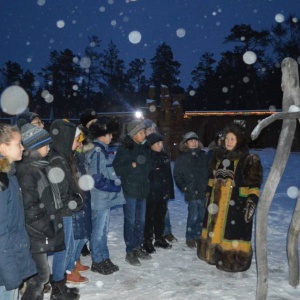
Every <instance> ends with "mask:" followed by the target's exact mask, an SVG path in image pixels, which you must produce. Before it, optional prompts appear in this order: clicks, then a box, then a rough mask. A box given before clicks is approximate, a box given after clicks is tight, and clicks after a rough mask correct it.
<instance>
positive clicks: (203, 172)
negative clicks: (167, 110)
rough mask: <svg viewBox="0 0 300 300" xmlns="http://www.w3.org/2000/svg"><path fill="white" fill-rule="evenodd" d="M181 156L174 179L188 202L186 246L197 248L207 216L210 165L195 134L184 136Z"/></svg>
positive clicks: (181, 144)
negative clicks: (206, 202)
mask: <svg viewBox="0 0 300 300" xmlns="http://www.w3.org/2000/svg"><path fill="white" fill-rule="evenodd" d="M179 150H180V154H179V156H178V157H177V159H176V161H175V165H174V179H175V182H176V185H177V186H178V188H179V189H180V191H181V192H183V193H184V199H185V201H187V202H188V217H187V226H186V235H185V237H186V245H187V246H188V247H189V248H196V246H197V241H198V239H199V237H200V233H201V230H202V225H203V218H204V214H205V201H206V198H205V191H206V184H207V176H208V175H207V173H208V163H207V155H206V153H205V151H203V150H201V144H200V141H199V137H198V135H197V134H196V133H195V132H188V133H186V134H185V135H184V137H183V140H182V141H181V142H180V144H179Z"/></svg>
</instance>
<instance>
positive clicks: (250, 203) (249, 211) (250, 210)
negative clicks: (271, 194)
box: [244, 198, 256, 223]
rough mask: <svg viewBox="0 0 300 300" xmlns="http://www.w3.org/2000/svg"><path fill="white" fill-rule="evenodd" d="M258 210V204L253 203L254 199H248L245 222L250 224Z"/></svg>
mask: <svg viewBox="0 0 300 300" xmlns="http://www.w3.org/2000/svg"><path fill="white" fill-rule="evenodd" d="M255 208H256V204H255V203H254V202H253V200H252V199H250V198H248V199H247V202H246V207H245V214H244V220H245V222H246V223H249V222H250V221H251V220H252V218H253V215H254V212H255Z"/></svg>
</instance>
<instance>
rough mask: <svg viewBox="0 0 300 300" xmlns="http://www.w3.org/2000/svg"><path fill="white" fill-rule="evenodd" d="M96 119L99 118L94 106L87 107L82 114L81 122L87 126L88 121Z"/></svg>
mask: <svg viewBox="0 0 300 300" xmlns="http://www.w3.org/2000/svg"><path fill="white" fill-rule="evenodd" d="M94 119H97V113H96V112H95V111H94V110H93V109H92V108H90V109H86V110H84V111H83V112H82V114H81V116H80V123H81V124H82V125H83V126H84V127H86V125H87V123H88V122H90V121H92V120H94Z"/></svg>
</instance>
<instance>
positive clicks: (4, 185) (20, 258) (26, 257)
mask: <svg viewBox="0 0 300 300" xmlns="http://www.w3.org/2000/svg"><path fill="white" fill-rule="evenodd" d="M29 247H30V242H29V238H28V235H27V232H26V229H25V220H24V208H23V201H22V193H21V189H20V186H19V183H18V181H17V178H16V176H15V168H14V167H13V166H12V165H9V162H8V160H7V159H6V158H3V157H1V158H0V286H5V288H6V290H12V289H16V288H18V286H19V285H20V284H21V283H22V281H23V280H24V279H26V278H28V277H30V276H32V275H34V274H35V273H36V272H37V271H36V266H35V262H34V261H33V259H32V257H31V253H30V249H29Z"/></svg>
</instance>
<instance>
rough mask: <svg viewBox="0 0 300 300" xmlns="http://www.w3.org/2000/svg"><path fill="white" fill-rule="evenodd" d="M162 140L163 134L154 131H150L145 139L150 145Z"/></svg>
mask: <svg viewBox="0 0 300 300" xmlns="http://www.w3.org/2000/svg"><path fill="white" fill-rule="evenodd" d="M163 140H164V138H163V136H162V135H161V134H159V133H156V132H153V133H150V134H149V135H148V136H147V141H148V142H149V143H150V145H151V146H152V145H154V144H155V143H157V142H160V141H163Z"/></svg>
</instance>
